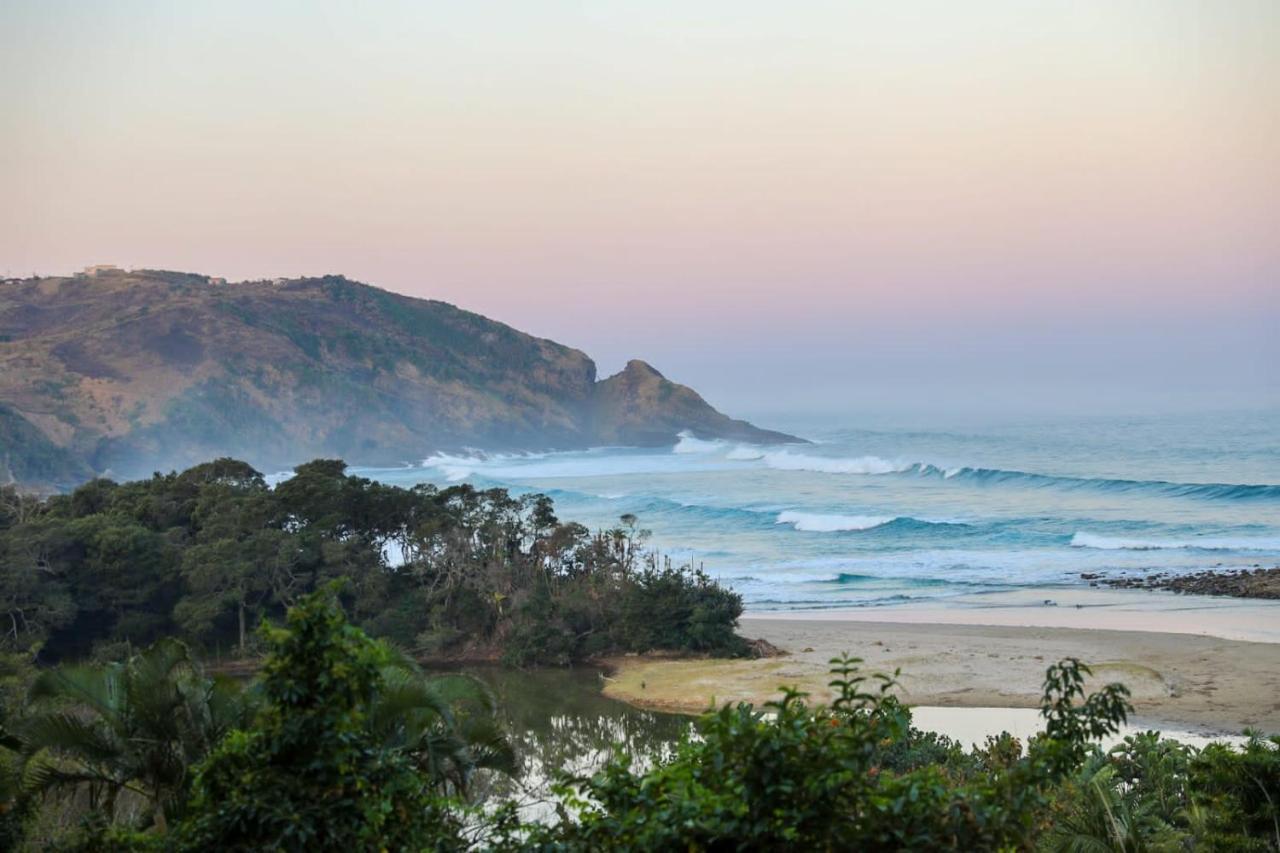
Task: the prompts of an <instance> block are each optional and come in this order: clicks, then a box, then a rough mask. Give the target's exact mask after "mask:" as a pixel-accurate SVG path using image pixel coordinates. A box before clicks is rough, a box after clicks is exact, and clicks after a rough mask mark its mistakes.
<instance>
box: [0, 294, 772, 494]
mask: <svg viewBox="0 0 1280 853" xmlns="http://www.w3.org/2000/svg"><path fill="white" fill-rule="evenodd" d="M683 430H688V431H690V432H691V433H692V434H694V435H697V436H699V437H702V438H732V439H735V440H743V441H752V442H759V443H770V442H780V441H790V440H794V439H793V438H792V437H791V436H787V435H783V434H781V433H775V432H769V431H767V430H761V429H757V428H756V427H753V426H751V425H750V424H747V423H745V422H742V421H733V420H731V419H730V418H728V417H726V416H725V415H723V414H721V413H719V412H717V411H716V410H715V409H713V408H712V407H711V406H710V405H708V404H707V403H706V401H704V400H703V399H702V398H701V397H700V396H698V395H697V394H696V393H695V392H693V391H692V390H690V389H688V388H686V387H684V386H682V385H678V384H676V383H674V382H671V381H669V380H667V379H665V378H664V377H662V376H661V375H660V374H658V373H657V371H655V370H653V369H652V368H651V367H649V366H648V365H646V364H644V363H643V362H632V363H631V364H630V365H628V367H627V369H626V370H625V371H623V372H622V373H620V374H619V375H618V376H617V377H613V378H611V379H608V380H605V381H604V382H600V383H597V381H596V366H595V364H594V363H593V362H592V361H591V359H590V358H588V357H587V356H586V355H584V354H583V353H582V352H579V351H578V350H576V349H572V348H570V347H567V346H563V345H561V344H558V343H556V342H554V341H549V340H545V339H542V338H536V337H533V336H532V335H528V334H525V333H523V332H520V331H517V330H516V329H513V328H511V327H510V326H506V325H504V324H502V323H498V322H496V321H493V320H490V319H487V318H485V317H482V316H480V315H478V314H473V313H470V312H468V311H463V310H461V309H459V308H455V307H454V306H452V305H449V304H446V303H444V302H438V301H434V300H424V299H413V298H410V297H407V296H401V295H398V294H394V293H390V292H387V291H385V290H380V289H378V288H375V287H370V286H369V285H365V284H360V283H358V282H354V281H349V280H347V279H346V278H343V277H342V276H325V277H322V278H306V279H295V280H277V281H274V282H269V281H256V282H238V283H234V284H226V283H221V282H220V281H219V280H215V279H210V278H208V277H206V276H201V275H191V274H186V273H174V272H164V271H156V270H135V271H132V272H124V271H111V270H108V271H103V272H100V273H98V274H97V275H94V276H74V277H64V278H32V279H21V280H10V281H6V282H3V283H0V482H3V481H4V480H17V481H20V482H26V483H37V484H46V485H54V486H63V487H65V486H68V485H73V484H75V483H78V482H82V481H83V480H84V479H85V478H86V474H87V472H97V473H109V474H111V475H113V476H117V477H119V476H145V475H147V474H149V473H151V472H152V471H154V470H157V469H159V470H165V469H169V468H174V467H185V466H188V465H193V464H196V463H198V462H200V461H201V460H205V459H210V458H214V457H218V456H236V457H238V458H242V459H245V460H246V461H248V462H250V463H251V464H253V465H255V466H257V467H259V468H265V469H268V470H279V469H284V468H289V467H292V466H293V465H296V464H298V463H300V462H303V461H305V460H307V459H311V458H316V457H321V456H324V457H341V458H344V459H347V460H348V461H351V462H352V463H353V464H400V463H402V462H404V461H414V460H417V459H421V458H422V457H424V456H426V455H428V454H429V453H431V452H433V451H439V450H458V449H462V448H479V449H492V450H498V449H505V450H513V449H514V450H547V449H567V448H583V447H589V446H594V445H598V444H607V443H620V444H649V445H657V444H663V443H674V442H675V441H676V436H677V434H678V433H679V432H681V431H683Z"/></svg>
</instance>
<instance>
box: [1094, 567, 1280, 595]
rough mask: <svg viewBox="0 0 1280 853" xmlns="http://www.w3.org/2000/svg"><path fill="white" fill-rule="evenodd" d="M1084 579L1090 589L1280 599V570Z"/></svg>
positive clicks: (1212, 571)
mask: <svg viewBox="0 0 1280 853" xmlns="http://www.w3.org/2000/svg"><path fill="white" fill-rule="evenodd" d="M1080 578H1081V580H1086V581H1089V585H1090V586H1109V587H1112V588H1115V589H1159V590H1166V591H1168V592H1179V593H1183V594H1186V595H1225V596H1230V597H1232V598H1269V599H1280V567H1276V568H1272V569H1263V568H1256V569H1239V570H1235V571H1231V570H1227V571H1219V570H1215V569H1209V570H1206V571H1203V572H1196V573H1195V574H1190V575H1171V574H1168V573H1165V572H1156V573H1155V574H1150V575H1146V576H1143V577H1119V578H1112V577H1107V576H1106V575H1102V574H1091V573H1089V572H1085V573H1084V574H1081V575H1080Z"/></svg>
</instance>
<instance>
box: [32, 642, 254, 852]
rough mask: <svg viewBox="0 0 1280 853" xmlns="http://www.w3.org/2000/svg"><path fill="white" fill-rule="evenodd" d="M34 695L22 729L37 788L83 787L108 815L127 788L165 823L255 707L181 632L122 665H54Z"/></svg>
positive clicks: (160, 825) (150, 814)
mask: <svg viewBox="0 0 1280 853" xmlns="http://www.w3.org/2000/svg"><path fill="white" fill-rule="evenodd" d="M30 701H31V702H32V703H33V707H34V708H35V710H34V711H33V712H32V713H29V714H28V715H27V716H26V717H25V718H23V719H21V720H19V721H18V722H17V723H16V725H15V734H16V736H17V738H18V740H19V741H20V743H21V749H22V753H23V755H24V756H25V757H26V769H25V777H26V779H27V780H28V784H29V785H30V786H31V787H32V788H33V789H34V790H35V791H37V792H40V793H55V792H67V791H78V792H84V793H85V794H86V795H87V797H88V800H89V802H90V804H91V806H93V807H94V808H98V809H100V810H101V812H102V813H103V814H104V815H105V816H106V818H107V820H108V821H114V820H115V819H116V818H117V817H118V812H117V806H118V804H119V803H120V800H121V795H122V794H125V793H126V792H128V793H129V794H132V795H135V796H137V797H139V798H141V799H142V800H143V801H144V803H145V804H146V808H147V812H148V817H149V819H150V821H151V822H154V824H155V825H156V826H157V827H158V828H160V829H161V830H163V829H164V828H165V827H166V826H167V823H168V820H169V818H170V817H171V816H172V815H173V814H174V813H175V811H178V810H180V809H181V806H182V805H183V804H184V803H185V802H186V799H187V793H188V787H189V784H190V772H189V771H190V768H191V766H192V765H193V764H194V763H196V762H197V761H199V760H201V759H202V758H203V757H204V756H205V755H207V754H208V753H209V751H210V750H211V749H212V748H213V746H214V744H216V743H217V742H218V741H219V740H221V739H222V737H223V736H224V735H225V734H226V733H227V732H228V731H230V730H231V729H232V728H233V727H235V726H237V725H239V724H241V723H242V722H243V721H244V717H245V715H246V712H247V709H248V708H249V703H248V699H247V697H246V695H245V694H244V693H243V692H242V690H241V688H240V686H239V685H238V684H237V683H235V682H234V681H231V680H229V679H223V678H212V679H211V678H207V677H205V676H204V675H203V674H202V673H201V671H200V669H199V667H197V666H196V665H195V664H194V663H193V662H192V660H191V657H190V655H189V654H188V652H187V648H186V646H184V645H183V644H182V643H180V642H178V641H176V640H162V641H160V642H158V643H156V644H155V645H153V646H151V647H150V648H149V649H147V650H146V651H144V652H142V653H141V654H139V655H136V656H135V657H132V658H130V659H129V660H127V661H124V662H121V663H112V664H107V665H99V666H92V665H89V666H63V667H59V668H57V669H53V670H46V671H45V672H43V673H41V674H40V675H39V676H38V677H37V678H36V680H35V682H34V684H33V685H32V687H31V691H30Z"/></svg>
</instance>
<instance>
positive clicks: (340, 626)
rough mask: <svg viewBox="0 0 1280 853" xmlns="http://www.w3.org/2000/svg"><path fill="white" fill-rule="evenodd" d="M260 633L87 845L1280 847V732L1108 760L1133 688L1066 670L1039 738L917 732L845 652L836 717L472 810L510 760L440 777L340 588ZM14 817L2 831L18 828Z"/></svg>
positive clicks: (701, 744) (714, 734) (763, 724)
mask: <svg viewBox="0 0 1280 853" xmlns="http://www.w3.org/2000/svg"><path fill="white" fill-rule="evenodd" d="M266 642H267V644H268V645H269V647H270V649H271V654H270V656H269V658H268V663H267V667H266V670H265V671H264V674H263V680H262V683H261V689H260V694H261V698H260V702H259V704H257V705H256V706H255V711H254V712H253V714H252V715H251V716H250V717H249V718H248V719H247V720H246V722H245V724H244V727H242V728H236V729H234V730H233V731H231V732H230V733H229V734H227V735H226V736H225V737H224V738H223V739H222V740H221V741H220V742H219V743H218V745H217V746H216V747H214V749H213V751H212V752H211V753H210V754H209V755H208V756H207V757H206V758H205V759H203V760H202V761H201V762H200V763H199V764H197V765H196V766H195V768H194V769H193V771H192V774H191V777H192V778H193V784H192V785H191V786H190V789H189V790H190V797H189V799H187V801H186V802H185V804H184V805H183V807H182V808H181V809H179V808H176V807H175V808H174V809H173V810H172V811H171V815H172V816H173V818H174V819H173V820H171V821H169V824H168V827H167V828H166V827H165V826H164V825H163V824H162V822H161V821H159V820H151V821H150V822H149V823H148V822H147V821H146V820H145V819H143V820H141V821H135V822H133V823H131V822H129V821H128V820H126V819H125V817H124V816H123V815H122V814H120V813H119V812H117V813H116V814H115V815H114V818H115V822H114V823H111V822H109V817H110V816H108V815H105V814H102V813H101V811H99V812H98V813H97V814H96V820H91V821H90V822H89V825H88V830H87V832H86V833H85V834H83V835H82V836H81V837H80V849H116V850H180V851H187V850H206V849H227V850H250V849H254V850H257V849H286V850H304V849H306V850H312V849H322V850H337V849H347V850H366V849H387V850H401V849H403V850H427V849H437V850H460V849H480V848H487V849H496V850H514V849H521V850H524V849H536V850H546V851H577V850H582V851H586V850H599V849H621V850H636V851H649V850H655V851H656V850H673V849H679V850H790V849H815V850H900V849H912V850H953V849H965V850H995V849H1010V850H1011V849H1041V850H1054V851H1093V850H1098V851H1141V850H1258V851H1265V850H1276V849H1280V833H1278V832H1277V829H1276V827H1277V825H1278V821H1280V815H1278V814H1277V810H1276V803H1277V802H1280V739H1274V738H1273V739H1271V740H1269V741H1268V740H1263V739H1261V738H1255V739H1254V740H1253V741H1251V742H1250V743H1249V744H1248V745H1247V746H1246V747H1245V748H1244V749H1243V750H1235V749H1231V748H1228V747H1225V746H1211V747H1208V748H1206V749H1204V750H1195V749H1192V748H1189V747H1186V746H1183V745H1181V744H1178V743H1176V742H1172V741H1168V740H1164V739H1161V738H1160V737H1159V736H1158V735H1156V734H1154V733H1149V734H1145V735H1139V736H1133V737H1130V738H1127V739H1126V740H1125V741H1123V742H1122V743H1121V744H1120V745H1119V746H1117V747H1115V748H1114V749H1112V750H1111V751H1110V752H1107V753H1104V752H1102V751H1100V750H1099V749H1098V748H1097V747H1096V746H1095V745H1094V742H1095V741H1096V739H1097V738H1099V737H1102V736H1104V735H1107V734H1111V733H1114V732H1115V731H1116V730H1117V728H1118V725H1119V724H1120V723H1121V722H1122V721H1123V720H1124V719H1125V717H1126V714H1127V713H1128V712H1129V706H1128V703H1127V700H1126V691H1125V690H1124V689H1123V688H1122V687H1120V686H1118V685H1110V686H1107V687H1104V688H1103V689H1101V690H1099V691H1097V692H1095V693H1093V694H1091V695H1086V694H1085V690H1084V680H1085V676H1086V675H1087V674H1088V669H1087V667H1085V666H1084V665H1083V664H1081V663H1079V662H1078V661H1074V660H1066V661H1063V662H1061V663H1059V664H1057V665H1055V666H1053V667H1050V669H1049V670H1048V672H1047V674H1046V680H1045V690H1044V698H1043V703H1042V713H1043V715H1044V716H1045V721H1046V726H1045V731H1044V733H1043V734H1042V735H1040V736H1037V737H1036V738H1033V739H1032V740H1031V742H1030V743H1028V744H1026V745H1025V747H1024V745H1023V744H1021V743H1019V742H1018V741H1017V740H1015V739H1013V738H1012V737H1010V736H1008V735H1003V736H1001V737H998V738H991V739H989V740H988V742H987V744H986V745H985V746H984V747H983V748H980V749H974V750H965V749H962V748H961V747H960V746H959V745H958V744H956V743H955V742H954V741H951V740H949V739H947V738H945V737H941V736H938V735H935V734H929V733H925V732H921V731H919V730H918V729H915V728H914V727H912V726H911V717H910V712H909V710H908V709H907V708H906V707H905V706H903V705H901V704H900V703H899V702H898V701H897V700H896V699H894V698H893V697H892V695H890V694H889V693H888V690H889V688H890V687H891V685H892V683H893V680H892V679H891V678H889V677H886V676H875V677H872V678H867V677H865V676H862V675H860V674H859V671H858V669H857V664H858V663H859V662H858V661H857V660H856V659H849V658H842V659H838V660H836V661H833V666H834V669H833V673H834V681H833V682H832V685H833V687H835V688H836V691H837V693H838V698H837V699H836V701H835V702H834V703H833V704H832V705H830V706H823V705H812V704H810V703H808V702H807V701H806V699H805V697H804V696H803V695H802V694H799V693H796V692H792V691H788V692H784V694H783V696H782V697H781V698H780V699H779V700H778V701H777V702H774V703H770V704H769V705H768V706H767V707H766V708H764V709H755V708H753V707H751V706H750V705H746V704H739V705H736V706H726V707H723V708H721V709H719V710H718V711H715V712H713V713H710V714H708V715H707V716H705V717H704V718H703V719H702V721H701V722H700V724H699V726H698V734H697V737H693V738H689V739H687V740H686V741H685V742H684V743H682V744H681V745H680V747H679V748H678V749H677V751H676V753H675V754H674V755H673V756H672V757H671V758H670V759H669V760H666V761H663V762H659V763H658V764H656V765H655V766H653V767H652V768H651V769H648V770H645V771H637V770H633V769H632V765H631V763H630V760H629V758H628V757H626V756H620V757H619V758H618V759H616V760H615V761H613V762H611V763H610V764H608V765H607V766H606V767H605V768H604V769H603V770H602V771H600V772H599V773H597V774H595V775H594V776H591V777H589V778H566V779H564V780H562V784H561V788H560V794H561V809H560V817H559V819H558V820H556V821H555V822H554V823H550V824H528V823H522V822H521V821H520V820H519V819H518V818H517V816H516V813H515V811H514V809H512V808H510V807H504V806H501V805H500V804H492V805H496V806H497V808H496V809H493V810H491V811H489V812H488V813H487V814H486V813H484V812H481V811H478V810H476V809H474V808H473V807H469V806H466V805H463V804H462V801H461V800H460V799H459V795H460V794H461V793H463V791H464V790H465V784H466V783H465V780H466V779H467V778H469V774H471V773H474V772H479V770H480V768H481V767H483V766H489V767H496V768H499V769H501V768H503V767H505V766H507V765H505V764H504V763H503V761H502V755H503V754H504V753H503V751H502V749H501V748H500V747H495V745H494V744H493V743H492V742H490V741H487V740H486V739H485V738H483V737H479V738H477V739H476V743H475V746H476V751H475V753H474V755H475V756H476V760H475V761H473V762H472V763H471V764H470V765H469V769H468V770H467V771H466V772H463V773H461V774H459V773H458V771H457V770H456V769H455V770H448V769H445V770H443V771H441V770H440V769H439V768H444V767H447V766H448V764H449V762H450V761H451V758H450V756H451V755H452V753H450V752H449V751H448V750H447V749H445V750H443V751H440V752H438V753H437V754H436V755H435V756H434V757H433V756H429V755H427V753H428V752H430V750H432V749H433V748H437V747H438V746H439V744H440V743H442V742H443V741H442V739H440V738H437V737H433V736H430V734H429V731H428V729H429V728H430V727H426V728H422V727H418V726H417V725H416V724H415V723H413V722H412V718H413V712H412V710H410V709H412V708H414V707H427V706H430V704H431V702H430V701H425V702H414V701H409V700H407V699H405V698H403V697H401V694H400V688H401V687H402V686H404V682H403V681H401V680H397V678H396V677H395V676H394V673H396V672H399V671H402V670H401V669H400V667H401V664H400V663H398V659H397V657H396V655H395V654H394V653H392V652H391V651H389V650H388V649H387V647H386V646H384V645H383V644H381V643H378V642H376V641H372V640H370V639H369V638H368V637H367V636H366V635H365V634H364V633H363V632H362V631H361V630H359V629H358V628H355V627H353V626H352V625H350V624H349V623H348V622H347V621H346V619H345V618H344V616H343V614H342V611H341V609H340V608H339V606H338V604H337V602H336V601H335V600H334V597H333V595H332V594H331V593H329V592H321V593H318V594H316V595H313V596H310V597H307V598H304V599H303V601H302V602H300V603H299V605H298V606H296V607H295V608H294V609H293V610H292V611H291V612H290V615H289V620H288V624H287V625H286V626H285V627H284V628H280V629H273V630H269V631H268V632H267V635H266ZM160 652H163V648H162V649H161V650H160ZM148 654H151V653H148ZM391 697H398V698H395V699H394V700H392V698H391ZM389 702H390V703H391V704H390V705H389V704H388V703H389ZM481 716H483V715H481ZM397 721H405V722H403V723H397ZM18 724H19V725H17V726H16V727H11V728H10V729H7V730H12V731H19V732H20V731H21V718H19V720H18ZM468 730H470V731H480V729H467V727H466V726H454V727H453V731H454V733H455V735H456V734H457V733H459V732H465V731H468ZM437 734H439V733H438V732H437ZM445 740H447V738H446V739H445ZM17 742H18V743H19V745H20V744H21V743H22V737H21V736H20V735H19V736H18V738H17ZM6 756H7V757H9V758H12V757H13V754H12V753H7V752H6V751H4V750H0V757H6ZM433 768H437V769H434V770H433ZM459 779H461V780H463V781H462V784H458V782H457V780H459ZM6 790H10V792H11V789H0V796H4V795H5V792H6ZM37 793H38V792H37V791H30V790H29V791H27V793H26V800H25V802H26V804H27V805H28V806H30V805H31V804H33V803H35V804H36V805H38V804H39V803H38V802H36V801H35V800H34V797H35V795H36V794H37ZM22 799H23V798H22V797H19V798H18V800H19V801H21V800H22ZM2 811H3V810H0V812H2ZM13 814H14V815H15V818H14V819H13V820H12V821H10V823H9V824H7V825H3V824H0V829H6V831H10V832H12V831H14V827H16V831H19V832H20V831H21V828H22V823H23V820H24V818H23V817H22V811H21V809H19V810H16V811H15V812H13ZM28 822H29V820H28ZM6 827H7V828H6ZM139 829H142V830H143V831H138V830H139ZM10 837H11V838H12V837H16V836H12V835H11V836H10ZM28 843H30V842H28Z"/></svg>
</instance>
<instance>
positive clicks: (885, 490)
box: [360, 411, 1280, 610]
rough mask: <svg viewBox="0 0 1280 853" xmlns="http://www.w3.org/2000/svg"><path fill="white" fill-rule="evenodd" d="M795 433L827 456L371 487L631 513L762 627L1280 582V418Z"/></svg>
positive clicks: (696, 451)
mask: <svg viewBox="0 0 1280 853" xmlns="http://www.w3.org/2000/svg"><path fill="white" fill-rule="evenodd" d="M779 426H782V427H784V428H786V429H788V430H790V431H793V432H796V433H798V434H800V435H804V436H806V437H808V438H811V439H813V440H814V444H812V445H791V446H782V447H760V446H753V445H744V444H738V443H731V442H720V441H701V440H698V439H695V438H692V437H685V438H683V439H681V441H680V442H679V443H678V444H676V445H675V446H673V447H669V448H660V449H647V450H637V449H623V448H600V449H595V450H590V451H583V452H574V453H555V454H545V455H526V456H494V455H483V454H476V455H474V456H434V457H431V458H428V459H425V460H421V461H420V462H418V463H416V464H414V465H412V466H410V467H405V468H401V469H394V470H389V469H363V470H361V471H360V473H362V474H364V475H365V476H371V477H374V478H377V479H380V480H384V481H386V482H392V483H396V484H399V485H410V484H413V483H417V482H434V483H438V484H441V485H446V484H450V483H459V482H470V483H474V484H475V485H477V486H486V487H487V486H504V487H507V488H510V489H512V490H513V491H517V492H525V491H538V492H544V493H546V494H548V495H550V496H552V497H553V498H554V499H555V501H556V506H557V512H558V514H559V516H560V517H561V518H563V519H574V520H578V521H581V522H583V523H586V524H588V525H590V526H593V527H596V526H606V525H611V524H612V523H614V522H615V521H616V520H617V518H618V517H619V516H621V515H622V514H624V513H633V514H635V515H636V516H638V517H639V519H640V523H641V526H642V527H644V528H649V529H651V530H652V531H653V534H654V535H653V539H652V544H653V545H654V546H655V547H657V548H658V549H660V550H661V551H662V552H664V553H667V554H670V555H671V556H672V557H673V558H675V559H677V560H680V561H685V560H688V559H689V558H690V556H692V558H693V560H694V561H695V562H696V563H698V564H701V565H703V566H704V567H705V568H706V570H707V571H708V572H709V573H710V574H712V575H713V576H715V577H717V578H720V579H722V580H723V581H725V582H727V583H728V584H730V585H731V586H733V587H734V588H735V589H737V590H738V591H739V592H741V593H742V594H743V596H744V598H745V599H746V602H747V606H748V609H749V610H777V609H790V608H826V607H848V606H892V605H894V604H901V603H905V602H913V601H937V602H939V603H942V602H947V601H952V602H955V601H963V596H965V595H967V594H972V593H978V592H987V591H998V590H1005V589H1013V588H1026V587H1037V586H1058V585H1062V584H1087V583H1088V581H1087V580H1085V579H1082V578H1081V574H1082V573H1107V574H1111V575H1118V574H1120V573H1141V572H1148V571H1169V572H1191V571H1196V570H1200V569H1206V568H1243V567H1251V566H1255V565H1268V566H1270V565H1276V564H1280V412H1276V411H1267V412H1253V413H1248V414H1238V413H1237V414H1230V415H1177V416H1174V415H1163V416H1158V417H1156V416H1151V417H1142V418H1115V417H1107V418H1084V417H1081V418H1073V419H1055V420H1052V421H1048V420H1037V421H1018V422H1012V421H1010V422H1002V423H992V422H986V423H978V422H976V421H973V420H969V421H966V422H964V423H959V422H957V423H955V424H946V425H943V424H941V423H940V422H939V421H938V420H937V419H934V420H932V421H931V422H930V423H929V424H927V425H925V424H922V423H919V422H910V421H906V420H903V419H896V420H895V419H892V418H881V419H871V418H866V417H863V418H850V419H848V421H846V422H845V423H843V424H840V423H838V422H835V423H833V422H831V421H825V422H816V421H815V422H804V421H802V420H799V419H796V420H794V422H790V423H784V424H779Z"/></svg>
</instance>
